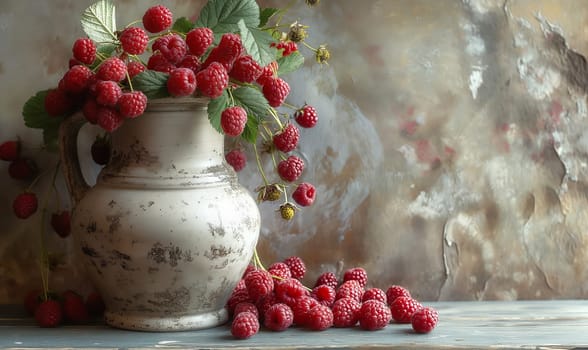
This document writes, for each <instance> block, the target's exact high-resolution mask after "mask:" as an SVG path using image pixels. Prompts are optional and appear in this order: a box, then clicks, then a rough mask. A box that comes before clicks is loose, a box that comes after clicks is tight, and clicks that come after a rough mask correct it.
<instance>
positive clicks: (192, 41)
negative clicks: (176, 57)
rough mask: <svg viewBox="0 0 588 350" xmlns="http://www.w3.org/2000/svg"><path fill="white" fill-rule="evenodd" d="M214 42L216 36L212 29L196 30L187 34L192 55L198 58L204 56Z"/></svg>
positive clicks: (187, 41) (202, 28)
mask: <svg viewBox="0 0 588 350" xmlns="http://www.w3.org/2000/svg"><path fill="white" fill-rule="evenodd" d="M213 41H214V35H213V33H212V30H211V29H210V28H206V27H200V28H194V29H192V30H190V31H189V32H188V33H187V34H186V44H187V45H188V49H189V50H190V53H192V54H193V55H196V56H198V57H200V56H202V55H204V53H205V52H206V50H207V49H208V47H209V46H210V45H211V44H212V42H213Z"/></svg>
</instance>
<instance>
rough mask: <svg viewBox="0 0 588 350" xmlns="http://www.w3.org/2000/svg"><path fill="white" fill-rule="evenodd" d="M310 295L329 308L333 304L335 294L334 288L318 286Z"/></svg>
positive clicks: (323, 285)
mask: <svg viewBox="0 0 588 350" xmlns="http://www.w3.org/2000/svg"><path fill="white" fill-rule="evenodd" d="M310 295H311V296H312V297H313V298H315V299H316V300H317V301H318V302H319V303H321V304H323V305H327V306H328V307H331V306H332V305H333V303H334V302H335V295H336V292H335V288H333V287H331V286H327V285H326V284H321V285H320V286H316V287H314V288H313V289H312V292H310Z"/></svg>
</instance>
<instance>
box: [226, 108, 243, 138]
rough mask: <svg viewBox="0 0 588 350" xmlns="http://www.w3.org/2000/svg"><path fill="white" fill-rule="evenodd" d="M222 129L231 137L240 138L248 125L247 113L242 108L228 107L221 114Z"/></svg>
mask: <svg viewBox="0 0 588 350" xmlns="http://www.w3.org/2000/svg"><path fill="white" fill-rule="evenodd" d="M220 124H221V128H222V129H223V131H224V133H225V134H227V135H229V136H239V135H241V133H243V130H245V125H246V124H247V111H246V110H245V108H243V107H241V106H232V107H227V108H225V110H223V112H222V113H221V120H220Z"/></svg>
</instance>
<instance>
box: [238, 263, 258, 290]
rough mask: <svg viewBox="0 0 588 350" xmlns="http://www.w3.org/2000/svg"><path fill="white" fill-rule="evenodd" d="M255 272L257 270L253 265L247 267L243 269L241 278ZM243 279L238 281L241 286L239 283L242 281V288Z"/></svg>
mask: <svg viewBox="0 0 588 350" xmlns="http://www.w3.org/2000/svg"><path fill="white" fill-rule="evenodd" d="M255 270H257V268H256V267H255V266H254V265H253V264H249V265H247V267H246V268H245V271H244V272H243V278H245V276H247V274H248V273H249V272H251V271H255ZM243 278H241V280H239V284H241V281H243V286H245V280H243Z"/></svg>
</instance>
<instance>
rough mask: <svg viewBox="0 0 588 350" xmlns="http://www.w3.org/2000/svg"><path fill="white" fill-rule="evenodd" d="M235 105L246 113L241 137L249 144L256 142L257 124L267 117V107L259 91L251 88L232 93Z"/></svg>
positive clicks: (243, 88) (239, 89) (238, 89)
mask: <svg viewBox="0 0 588 350" xmlns="http://www.w3.org/2000/svg"><path fill="white" fill-rule="evenodd" d="M232 95H233V99H234V101H235V103H236V104H237V105H239V106H241V107H243V108H245V110H246V111H247V124H246V125H245V130H243V133H242V134H241V137H242V138H243V139H245V140H247V141H249V142H251V143H255V142H256V141H257V134H258V132H257V131H258V125H259V122H260V121H261V120H262V119H263V117H264V116H266V115H267V111H268V109H270V108H271V107H270V106H269V104H268V102H267V100H266V99H265V97H263V94H262V93H261V91H259V90H257V89H254V88H251V87H240V88H237V89H235V90H234V91H233V92H232Z"/></svg>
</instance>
